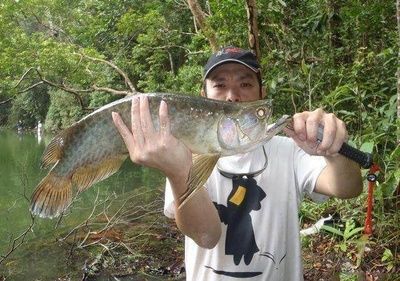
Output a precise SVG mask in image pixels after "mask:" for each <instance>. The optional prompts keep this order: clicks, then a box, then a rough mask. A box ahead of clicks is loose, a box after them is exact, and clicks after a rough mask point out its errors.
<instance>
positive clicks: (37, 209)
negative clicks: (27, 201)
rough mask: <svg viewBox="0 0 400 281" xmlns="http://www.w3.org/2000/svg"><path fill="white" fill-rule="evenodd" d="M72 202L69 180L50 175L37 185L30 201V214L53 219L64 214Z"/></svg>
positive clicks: (53, 174) (54, 174)
mask: <svg viewBox="0 0 400 281" xmlns="http://www.w3.org/2000/svg"><path fill="white" fill-rule="evenodd" d="M71 201H72V181H71V178H67V177H63V176H59V175H57V174H56V173H55V172H52V171H50V173H49V174H48V175H47V176H46V177H45V178H44V179H43V180H42V181H41V182H40V183H39V184H38V186H37V187H36V189H35V192H34V193H33V195H32V199H31V207H30V210H31V213H32V214H34V215H38V216H40V217H43V218H53V217H57V216H59V215H60V214H61V213H62V212H64V211H65V210H66V209H67V208H68V206H69V205H70V204H71Z"/></svg>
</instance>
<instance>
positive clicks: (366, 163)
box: [317, 125, 373, 169]
mask: <svg viewBox="0 0 400 281" xmlns="http://www.w3.org/2000/svg"><path fill="white" fill-rule="evenodd" d="M323 137H324V126H322V125H320V126H319V127H318V134H317V141H318V142H322V139H323ZM338 152H339V153H340V154H342V155H343V156H345V157H347V158H349V159H351V160H353V161H355V162H357V163H358V164H360V166H361V167H363V168H364V169H368V168H370V167H371V166H372V164H373V159H372V154H371V153H367V152H363V151H361V150H359V149H357V148H355V147H352V146H351V145H349V144H347V143H345V142H344V143H343V144H342V147H341V148H340V149H339V151H338Z"/></svg>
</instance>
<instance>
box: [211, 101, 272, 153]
mask: <svg viewBox="0 0 400 281" xmlns="http://www.w3.org/2000/svg"><path fill="white" fill-rule="evenodd" d="M271 114H272V105H271V100H259V101H255V102H247V103H241V105H240V109H239V110H237V111H236V112H235V113H232V114H228V115H223V116H222V117H221V119H220V120H219V123H218V132H217V134H218V142H219V144H220V146H221V147H222V148H223V149H225V150H231V151H236V152H240V151H244V150H246V149H247V148H249V147H254V145H256V144H258V143H260V142H262V141H264V140H265V137H266V132H267V128H268V120H269V118H270V116H271Z"/></svg>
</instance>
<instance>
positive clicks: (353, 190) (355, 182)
mask: <svg viewBox="0 0 400 281" xmlns="http://www.w3.org/2000/svg"><path fill="white" fill-rule="evenodd" d="M325 160H326V162H327V166H326V167H325V169H324V170H323V171H322V172H321V175H320V176H319V177H318V180H317V184H316V189H315V191H316V192H319V193H323V194H326V195H329V196H335V197H338V198H343V199H345V198H352V197H356V196H358V195H359V194H360V193H361V191H362V179H361V171H360V166H359V165H358V164H357V163H355V162H354V161H352V160H350V159H348V158H346V157H344V156H342V155H335V156H326V157H325Z"/></svg>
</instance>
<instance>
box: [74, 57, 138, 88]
mask: <svg viewBox="0 0 400 281" xmlns="http://www.w3.org/2000/svg"><path fill="white" fill-rule="evenodd" d="M80 56H83V57H84V58H87V59H89V60H92V61H98V62H102V63H105V64H107V65H108V66H110V67H111V68H113V69H114V70H115V71H117V72H118V73H119V74H120V75H121V76H122V77H123V78H124V80H125V83H126V84H127V85H128V87H129V89H131V91H132V92H133V93H134V94H135V93H137V90H136V88H135V86H133V83H132V81H131V80H130V79H129V77H128V75H127V74H126V73H125V72H124V71H122V70H121V69H120V68H119V67H118V66H116V65H115V64H114V63H112V62H110V61H107V60H103V59H99V58H94V57H91V56H88V55H84V54H80Z"/></svg>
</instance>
